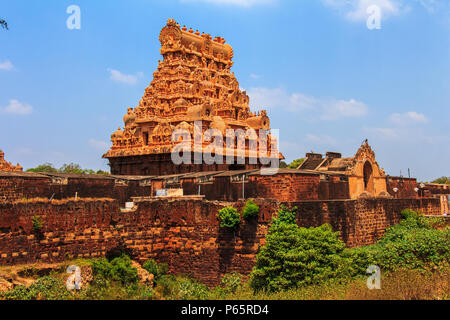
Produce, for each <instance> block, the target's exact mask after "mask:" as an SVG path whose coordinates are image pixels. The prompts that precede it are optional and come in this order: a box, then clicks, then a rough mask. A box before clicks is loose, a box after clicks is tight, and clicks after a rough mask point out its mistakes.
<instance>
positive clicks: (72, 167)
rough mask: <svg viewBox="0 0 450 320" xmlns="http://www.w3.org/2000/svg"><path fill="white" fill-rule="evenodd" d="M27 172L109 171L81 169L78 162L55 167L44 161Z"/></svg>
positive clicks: (88, 172) (80, 172)
mask: <svg viewBox="0 0 450 320" xmlns="http://www.w3.org/2000/svg"><path fill="white" fill-rule="evenodd" d="M26 171H27V172H35V173H40V172H47V173H71V174H99V175H108V174H109V172H106V171H103V170H97V171H94V170H92V169H83V168H82V167H81V166H80V165H79V164H76V163H69V164H63V165H62V166H61V168H59V169H56V168H55V167H54V166H53V165H52V164H51V163H44V164H41V165H39V166H37V167H36V168H30V169H27V170H26Z"/></svg>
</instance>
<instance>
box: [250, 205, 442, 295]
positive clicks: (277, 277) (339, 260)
mask: <svg viewBox="0 0 450 320" xmlns="http://www.w3.org/2000/svg"><path fill="white" fill-rule="evenodd" d="M441 229H442V219H441V218H433V219H430V218H425V217H423V216H422V215H421V213H420V212H419V213H418V212H414V211H412V210H404V211H403V212H402V221H401V222H400V223H399V224H398V225H395V226H392V227H391V228H389V229H388V230H387V231H386V233H385V235H384V236H383V237H382V239H381V240H380V241H379V242H378V243H376V244H374V245H371V246H365V247H360V248H352V249H346V248H345V244H344V243H343V242H342V241H341V240H339V238H338V233H334V232H332V230H331V227H330V226H328V225H323V226H321V227H318V228H309V229H306V228H300V227H298V226H297V224H296V223H295V213H294V210H287V209H286V208H282V209H281V210H280V212H279V214H278V217H277V218H275V219H274V221H273V223H272V226H271V227H270V229H269V233H268V235H267V239H266V245H265V246H264V247H263V248H262V249H261V251H260V252H259V254H258V256H257V262H256V266H255V267H254V269H253V271H252V273H251V282H250V285H251V287H252V288H253V289H254V290H255V292H258V291H265V292H277V291H280V290H284V291H286V290H292V289H295V288H298V287H302V286H305V285H319V284H322V283H325V282H327V281H331V280H332V281H334V282H336V283H339V282H346V281H349V280H351V279H354V278H357V277H359V276H365V274H366V270H367V268H368V267H369V266H370V265H377V266H379V267H380V268H381V270H382V272H383V273H386V272H387V273H389V272H397V271H399V270H411V269H412V270H420V271H426V270H430V269H431V270H437V269H439V270H440V271H445V270H447V271H448V261H450V229H449V228H448V227H446V228H444V229H442V230H441Z"/></svg>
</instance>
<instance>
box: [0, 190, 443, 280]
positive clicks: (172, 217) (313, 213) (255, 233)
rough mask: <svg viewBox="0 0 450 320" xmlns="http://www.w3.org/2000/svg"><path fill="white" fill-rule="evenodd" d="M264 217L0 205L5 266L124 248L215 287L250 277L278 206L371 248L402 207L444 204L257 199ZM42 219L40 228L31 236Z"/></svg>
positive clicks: (110, 206) (428, 208) (303, 222)
mask: <svg viewBox="0 0 450 320" xmlns="http://www.w3.org/2000/svg"><path fill="white" fill-rule="evenodd" d="M256 202H257V203H258V205H259V206H260V218H259V220H258V221H257V222H256V221H254V222H249V223H247V222H242V224H241V226H240V228H239V229H238V230H237V231H236V232H232V231H229V230H227V229H223V228H220V227H219V222H218V221H217V218H216V215H217V212H218V210H220V209H221V208H223V207H225V206H233V207H235V208H236V209H238V210H240V209H241V208H242V206H243V205H244V204H245V203H244V202H233V203H230V202H218V201H204V200H195V199H184V200H173V201H171V200H151V201H144V202H139V203H138V205H137V207H136V209H135V210H134V211H129V212H122V211H121V210H120V204H119V202H118V201H117V200H106V199H105V200H94V199H93V200H80V201H68V200H61V201H53V202H50V201H47V200H42V201H17V202H14V203H11V202H4V203H1V204H0V265H11V264H22V263H33V262H36V261H48V262H50V261H55V262H56V261H62V260H65V259H71V258H76V257H85V258H93V257H100V256H104V255H105V254H106V253H107V252H108V251H109V250H112V249H114V248H116V247H118V246H120V245H122V246H125V247H126V248H127V249H128V250H130V252H131V254H132V256H133V258H134V259H136V260H139V261H141V262H143V261H145V260H147V259H149V258H153V259H155V260H157V261H159V262H166V263H168V264H169V266H170V271H171V272H172V273H181V274H186V275H191V276H193V277H195V278H197V279H199V280H201V281H202V282H204V283H206V284H208V285H210V286H212V285H216V284H217V283H218V282H219V281H220V278H221V276H222V275H224V274H225V273H229V272H232V271H237V272H240V273H242V274H244V275H248V274H249V272H250V271H251V269H252V267H253V265H254V263H255V257H256V254H257V252H258V249H259V247H260V246H262V245H264V242H265V236H266V234H267V231H268V227H269V224H270V221H271V219H272V217H273V215H274V213H276V212H277V210H278V208H279V207H280V205H281V204H285V205H287V206H298V208H299V210H298V213H297V221H298V224H299V225H300V226H304V227H312V226H319V225H321V224H323V223H330V224H331V225H332V227H333V229H334V230H336V231H340V233H341V238H342V240H344V241H345V242H346V244H347V245H348V246H349V247H354V246H361V245H367V244H371V243H374V242H375V241H376V240H377V239H379V238H380V237H381V236H382V235H383V233H384V232H385V229H386V228H387V227H389V226H390V225H392V224H395V223H397V222H399V219H400V212H401V210H403V209H405V208H412V209H419V208H420V206H421V205H422V208H421V209H422V210H423V212H424V213H425V214H430V215H439V214H440V201H439V199H432V198H427V199H422V202H420V201H419V200H418V199H360V200H335V201H302V202H285V203H281V202H276V201H272V200H257V201H256ZM35 216H40V219H41V221H42V229H41V231H40V232H36V231H34V230H33V222H32V220H33V217H35Z"/></svg>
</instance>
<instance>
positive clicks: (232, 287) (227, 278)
mask: <svg viewBox="0 0 450 320" xmlns="http://www.w3.org/2000/svg"><path fill="white" fill-rule="evenodd" d="M220 286H221V288H222V289H223V291H224V292H225V293H227V294H229V293H235V292H236V291H237V290H238V289H239V288H241V286H242V275H240V274H239V273H237V272H233V273H227V274H226V275H224V276H223V278H222V280H221V281H220Z"/></svg>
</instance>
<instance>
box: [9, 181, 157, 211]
mask: <svg viewBox="0 0 450 320" xmlns="http://www.w3.org/2000/svg"><path fill="white" fill-rule="evenodd" d="M150 193H151V187H150V186H141V185H140V183H139V181H137V180H129V181H127V183H126V184H123V185H120V184H116V183H115V180H114V179H110V178H96V177H90V176H88V175H86V176H84V177H79V178H76V177H69V178H67V183H54V181H52V178H51V177H48V176H45V175H39V174H32V173H31V174H30V173H20V174H16V175H10V174H9V175H8V174H6V173H3V175H2V176H0V202H8V201H15V200H21V199H23V198H27V199H32V198H47V199H49V198H51V197H53V199H66V198H74V197H75V194H77V195H78V197H82V198H113V199H117V200H118V201H119V203H120V204H121V205H123V204H124V203H125V202H127V201H129V200H130V199H131V197H140V196H150Z"/></svg>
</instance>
